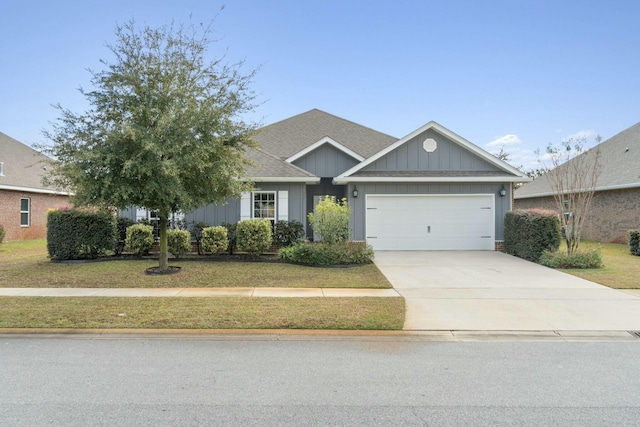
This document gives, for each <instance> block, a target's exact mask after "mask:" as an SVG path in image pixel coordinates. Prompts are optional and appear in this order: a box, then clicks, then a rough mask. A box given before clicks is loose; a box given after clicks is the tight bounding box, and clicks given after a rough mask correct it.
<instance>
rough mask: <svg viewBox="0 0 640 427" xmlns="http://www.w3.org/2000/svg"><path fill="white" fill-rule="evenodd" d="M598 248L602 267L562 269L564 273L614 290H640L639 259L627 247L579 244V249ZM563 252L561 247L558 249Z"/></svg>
mask: <svg viewBox="0 0 640 427" xmlns="http://www.w3.org/2000/svg"><path fill="white" fill-rule="evenodd" d="M596 248H599V249H600V251H601V254H602V262H603V264H604V267H602V268H597V269H588V270H578V269H563V270H560V271H564V272H565V273H569V274H572V275H574V276H578V277H581V278H583V279H587V280H590V281H592V282H596V283H600V284H601V285H605V286H609V287H610V288H616V289H638V288H640V257H638V256H634V255H631V253H629V245H621V244H617V243H596V242H581V243H580V249H584V250H589V249H596ZM560 249H561V250H563V247H562V246H561V248H560Z"/></svg>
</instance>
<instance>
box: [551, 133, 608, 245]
mask: <svg viewBox="0 0 640 427" xmlns="http://www.w3.org/2000/svg"><path fill="white" fill-rule="evenodd" d="M600 140H601V138H600V137H599V136H598V137H596V145H597V144H598V143H599V142H600ZM586 147H587V140H586V138H580V139H568V140H565V141H562V143H561V144H560V145H552V144H550V145H549V146H547V150H546V158H547V159H548V160H549V162H550V163H551V165H550V166H551V167H549V166H547V164H546V163H545V161H544V160H541V164H542V170H543V171H544V173H545V176H546V177H547V179H548V181H549V184H550V186H551V191H552V192H553V197H554V199H555V202H556V206H557V208H558V211H559V212H562V215H560V221H561V224H562V232H563V236H564V239H565V241H566V244H567V253H568V254H569V255H573V254H574V253H575V252H576V251H577V250H578V247H579V245H580V238H581V235H582V226H583V224H584V221H585V219H586V217H587V215H588V212H589V208H590V206H591V201H592V199H593V194H594V193H595V189H596V186H597V183H598V177H599V176H600V171H601V164H600V150H599V149H598V148H592V149H587V148H586Z"/></svg>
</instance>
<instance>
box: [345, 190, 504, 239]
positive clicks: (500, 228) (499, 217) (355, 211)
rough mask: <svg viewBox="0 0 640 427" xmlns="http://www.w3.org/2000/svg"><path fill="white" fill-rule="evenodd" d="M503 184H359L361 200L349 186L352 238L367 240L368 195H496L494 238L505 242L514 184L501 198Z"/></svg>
mask: <svg viewBox="0 0 640 427" xmlns="http://www.w3.org/2000/svg"><path fill="white" fill-rule="evenodd" d="M502 186H503V183H473V182H470V183H366V184H365V183H360V184H356V185H355V187H357V189H358V197H356V198H354V197H353V189H354V185H353V184H349V188H348V191H347V194H348V203H349V205H350V206H351V218H350V224H351V239H352V240H356V241H364V240H366V235H365V221H366V206H365V200H366V195H367V194H494V195H495V239H496V240H497V241H501V240H504V216H505V214H506V213H507V211H508V210H510V209H511V191H510V188H511V184H510V183H504V187H505V189H506V190H507V195H506V196H504V197H502V196H500V195H499V192H500V189H501V188H502Z"/></svg>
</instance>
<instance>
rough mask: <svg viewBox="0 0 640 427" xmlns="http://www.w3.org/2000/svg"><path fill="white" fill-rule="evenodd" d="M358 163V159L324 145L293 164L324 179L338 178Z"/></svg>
mask: <svg viewBox="0 0 640 427" xmlns="http://www.w3.org/2000/svg"><path fill="white" fill-rule="evenodd" d="M358 163H359V162H358V161H357V160H356V159H354V158H353V157H351V156H349V155H347V154H345V153H344V152H342V151H340V150H338V149H337V148H335V147H334V146H332V145H330V144H324V145H322V146H320V147H318V148H317V149H315V150H313V151H312V152H311V153H309V154H307V155H306V156H304V157H301V158H299V159H297V160H296V161H294V162H293V164H294V165H296V166H298V167H300V168H302V169H304V170H306V171H308V172H310V173H312V174H314V175H315V176H319V177H323V178H329V177H331V178H333V177H336V176H338V175H340V174H341V173H342V172H344V171H347V170H349V169H351V168H352V167H354V166H355V165H357V164H358Z"/></svg>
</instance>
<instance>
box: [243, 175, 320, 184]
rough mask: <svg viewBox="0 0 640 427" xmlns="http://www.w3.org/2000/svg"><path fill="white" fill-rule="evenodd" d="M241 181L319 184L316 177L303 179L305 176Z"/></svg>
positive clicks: (261, 177)
mask: <svg viewBox="0 0 640 427" xmlns="http://www.w3.org/2000/svg"><path fill="white" fill-rule="evenodd" d="M243 181H251V182H294V183H303V184H317V183H319V182H320V178H318V177H312V176H309V177H305V176H296V177H274V176H252V177H250V178H247V179H243Z"/></svg>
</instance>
